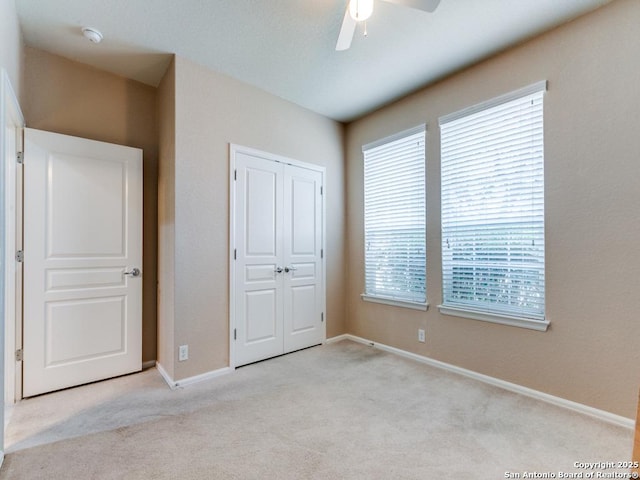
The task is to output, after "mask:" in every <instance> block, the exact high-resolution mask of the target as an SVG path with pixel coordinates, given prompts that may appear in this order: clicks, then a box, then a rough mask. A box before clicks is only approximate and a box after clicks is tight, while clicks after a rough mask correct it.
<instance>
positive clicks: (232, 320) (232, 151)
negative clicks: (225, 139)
mask: <svg viewBox="0 0 640 480" xmlns="http://www.w3.org/2000/svg"><path fill="white" fill-rule="evenodd" d="M238 153H245V154H248V155H253V156H257V157H259V158H262V159H265V160H268V161H273V162H277V163H285V164H287V165H293V166H296V167H301V168H306V169H308V170H312V171H315V172H319V173H320V174H321V175H322V195H321V197H322V219H321V223H322V225H321V228H322V246H321V249H322V252H323V255H322V258H321V260H320V261H321V264H322V280H321V286H322V293H321V295H322V300H321V303H322V313H323V314H324V321H323V322H322V328H323V333H322V337H323V339H325V340H326V338H327V317H328V315H327V232H326V229H327V168H326V167H323V166H322V165H316V164H313V163H307V162H302V161H300V160H295V159H292V158H288V157H284V156H282V155H277V154H274V153H269V152H264V151H262V150H257V149H255V148H251V147H244V146H242V145H238V144H235V143H229V367H228V368H230V369H232V370H233V369H235V367H236V363H235V362H236V357H235V340H234V338H233V331H234V329H235V324H236V308H235V305H236V303H235V293H236V292H235V288H236V282H235V259H234V251H235V248H236V247H235V245H236V241H235V231H236V213H235V212H236V181H235V180H236V178H235V176H236V173H235V172H236V155H237V154H238Z"/></svg>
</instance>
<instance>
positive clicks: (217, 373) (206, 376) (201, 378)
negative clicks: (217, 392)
mask: <svg viewBox="0 0 640 480" xmlns="http://www.w3.org/2000/svg"><path fill="white" fill-rule="evenodd" d="M234 370H235V369H234V368H231V367H222V368H219V369H217V370H211V371H210V372H206V373H202V374H200V375H195V376H193V377H187V378H183V379H182V380H177V381H176V382H175V384H176V388H183V387H188V386H189V385H193V384H195V383H200V382H205V381H207V380H211V379H212V378H217V377H221V376H222V375H227V374H229V373H231V372H233V371H234Z"/></svg>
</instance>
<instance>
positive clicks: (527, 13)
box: [16, 0, 611, 121]
mask: <svg viewBox="0 0 640 480" xmlns="http://www.w3.org/2000/svg"><path fill="white" fill-rule="evenodd" d="M610 1H611V0H441V3H440V6H439V7H438V9H437V10H436V11H435V12H434V13H426V12H421V11H417V10H412V9H409V8H406V7H399V6H397V5H392V4H389V3H386V2H383V1H380V0H376V5H375V10H374V13H373V16H372V17H371V19H370V20H369V22H368V30H369V35H368V36H367V37H364V36H363V35H362V34H361V32H358V31H357V32H356V36H355V38H354V40H353V43H352V46H351V49H350V50H347V51H343V52H336V51H335V43H336V40H337V38H338V32H339V30H340V24H341V22H342V17H343V16H344V11H345V8H346V4H347V0H181V1H176V0H55V1H52V0H16V7H17V10H18V16H19V18H20V23H21V26H22V31H23V34H24V39H25V42H26V44H27V45H30V46H33V47H36V48H39V49H43V50H47V51H49V52H53V53H56V54H58V55H62V56H65V57H68V58H71V59H74V60H78V61H80V62H82V63H86V64H89V65H93V66H95V67H98V68H101V69H104V70H107V71H110V72H113V73H116V74H119V75H122V76H125V77H128V78H132V79H135V80H139V81H141V82H144V83H148V84H150V85H154V86H156V85H158V83H159V81H160V79H161V78H162V75H163V74H164V72H165V70H166V67H167V65H168V62H169V59H170V56H169V54H171V53H176V54H178V55H181V56H183V57H186V58H188V59H191V60H193V61H195V62H197V63H199V64H202V65H204V66H207V67H209V68H211V69H213V70H217V71H219V72H223V73H226V74H228V75H230V76H232V77H235V78H237V79H239V80H242V81H244V82H246V83H249V84H252V85H255V86H257V87H259V88H261V89H263V90H266V91H268V92H270V93H272V94H274V95H277V96H279V97H282V98H284V99H287V100H289V101H291V102H294V103H296V104H298V105H301V106H303V107H306V108H308V109H310V110H313V111H316V112H318V113H321V114H323V115H326V116H328V117H330V118H333V119H336V120H340V121H349V120H352V119H354V118H357V117H359V116H361V115H363V114H365V113H367V112H369V111H372V110H374V109H376V108H378V107H380V106H381V105H384V104H386V103H389V102H391V101H393V100H395V99H397V98H399V97H402V96H404V95H406V94H407V93H409V92H412V91H414V90H416V89H418V88H420V87H422V86H425V85H427V84H429V83H431V82H434V81H436V80H438V79H440V78H442V77H444V76H446V75H449V74H451V73H453V72H455V71H457V70H460V69H461V68H464V67H466V66H468V65H471V64H473V63H475V62H478V61H479V60H481V59H483V58H486V57H488V56H490V55H492V54H494V53H496V52H499V51H501V50H504V49H505V48H508V47H509V46H511V45H514V44H516V43H519V42H522V41H523V40H525V39H527V38H530V37H532V36H535V35H537V34H539V33H541V32H543V31H546V30H549V29H551V28H553V27H555V26H557V25H560V24H562V23H564V22H566V21H568V20H571V19H573V18H575V17H577V16H579V15H582V14H584V13H586V12H589V11H591V10H593V9H595V8H598V7H600V6H602V5H604V4H606V3H609V2H610ZM83 26H92V27H95V28H97V29H98V30H100V31H101V32H102V33H103V35H104V41H103V42H102V43H100V44H98V45H95V44H91V43H90V42H88V41H87V40H85V39H84V38H83V37H82V33H81V30H80V29H81V27H83Z"/></svg>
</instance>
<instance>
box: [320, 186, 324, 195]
mask: <svg viewBox="0 0 640 480" xmlns="http://www.w3.org/2000/svg"><path fill="white" fill-rule="evenodd" d="M322 192H323V189H322V187H320V195H322Z"/></svg>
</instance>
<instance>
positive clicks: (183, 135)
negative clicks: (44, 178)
mask: <svg viewBox="0 0 640 480" xmlns="http://www.w3.org/2000/svg"><path fill="white" fill-rule="evenodd" d="M168 117H170V115H168ZM163 121H165V118H162V120H161V122H163ZM161 128H162V127H161ZM229 143H235V144H239V145H244V146H249V147H253V148H257V149H260V150H264V151H267V152H271V153H275V154H279V155H284V156H287V157H290V158H295V159H298V160H300V161H305V162H309V163H314V164H318V165H322V166H325V167H326V169H327V180H326V185H325V186H326V199H327V228H326V239H327V252H326V258H327V315H326V318H327V336H329V337H331V336H334V335H337V334H340V333H344V331H345V330H344V303H343V293H342V292H343V288H344V269H343V265H344V256H343V245H344V244H343V242H344V230H345V219H344V172H343V127H342V125H341V124H339V123H337V122H334V121H332V120H329V119H326V118H324V117H322V116H320V115H317V114H315V113H312V112H310V111H308V110H305V109H303V108H301V107H298V106H296V105H293V104H291V103H289V102H286V101H284V100H282V99H280V98H278V97H275V96H273V95H270V94H267V93H265V92H263V91H261V90H258V89H256V88H253V87H251V86H248V85H246V84H244V83H241V82H239V81H237V80H234V79H231V78H229V77H227V76H224V75H221V74H218V73H215V72H213V71H210V70H207V69H206V68H204V67H201V66H199V65H196V64H195V63H193V62H191V61H189V60H186V59H184V58H181V57H176V58H175V230H174V232H175V239H174V241H175V245H174V246H175V250H174V253H175V277H174V286H173V288H175V297H174V311H173V314H174V331H175V338H174V345H173V357H174V361H175V359H176V358H177V351H178V346H179V345H184V344H188V345H189V357H190V358H189V360H188V361H186V362H180V363H178V362H174V371H173V372H169V373H170V374H171V373H173V378H174V379H176V380H177V379H183V378H186V377H190V376H193V375H198V374H202V373H205V372H208V371H212V370H216V369H219V368H222V367H225V366H227V365H228V364H229V346H228V343H229V342H228V339H229V288H228V283H229V265H228V264H229ZM162 164H163V165H164V161H163V162H162ZM161 215H162V213H161ZM163 241H164V239H161V240H160V242H161V245H162V242H163ZM169 243H170V242H169ZM164 255H165V253H164V252H162V251H161V252H160V256H161V258H162V257H163V256H164ZM160 288H161V291H163V289H164V288H165V287H164V286H163V285H161V286H160ZM161 301H162V299H161ZM161 322H162V320H161ZM167 323H169V322H167ZM162 348H163V347H161V349H162ZM161 363H162V364H163V366H164V363H163V360H162V359H161Z"/></svg>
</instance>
